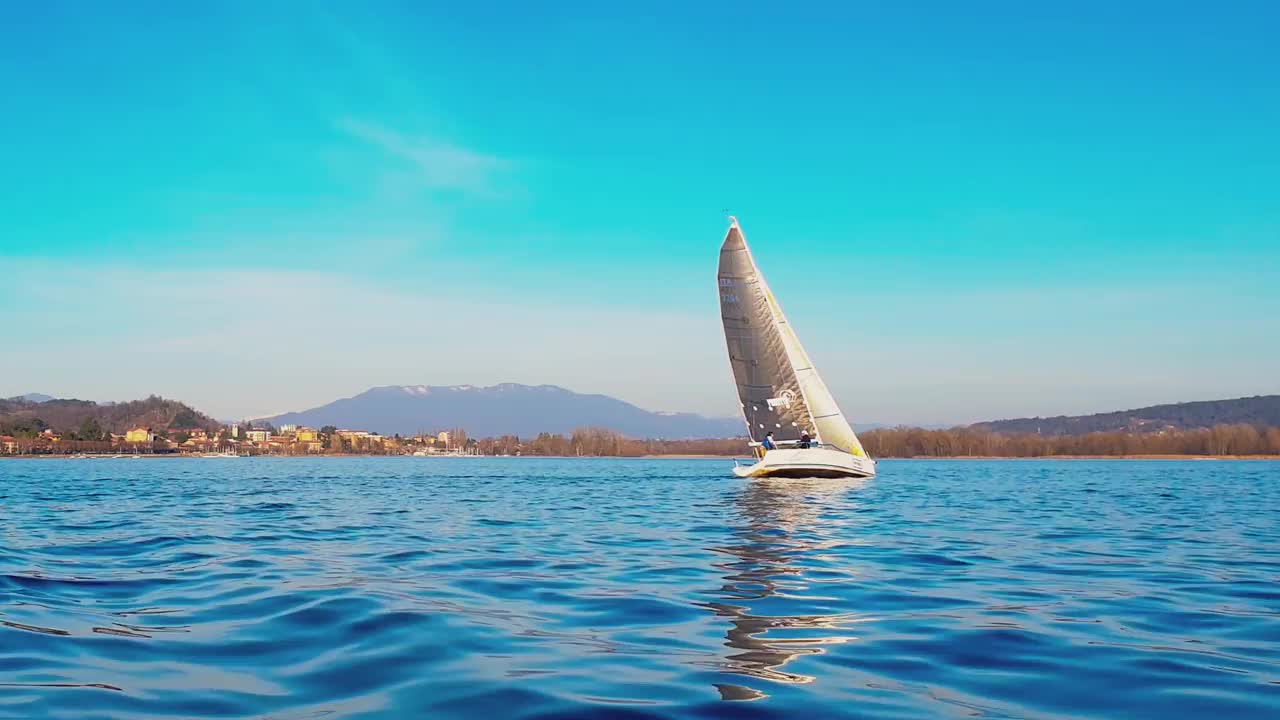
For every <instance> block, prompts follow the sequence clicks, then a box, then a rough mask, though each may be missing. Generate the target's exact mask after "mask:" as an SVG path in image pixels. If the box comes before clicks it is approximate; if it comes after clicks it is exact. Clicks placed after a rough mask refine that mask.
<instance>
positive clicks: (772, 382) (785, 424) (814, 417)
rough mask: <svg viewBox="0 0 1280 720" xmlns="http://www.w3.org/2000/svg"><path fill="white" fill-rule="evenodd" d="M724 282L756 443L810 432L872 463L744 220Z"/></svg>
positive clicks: (729, 247) (725, 312)
mask: <svg viewBox="0 0 1280 720" xmlns="http://www.w3.org/2000/svg"><path fill="white" fill-rule="evenodd" d="M719 282H720V317H721V319H722V320H723V322H724V337H725V343H726V344H727V345H728V348H729V364H730V365H732V366H733V377H734V380H735V381H736V382H737V385H738V399H739V401H741V403H742V416H743V419H745V420H746V422H747V429H748V432H749V434H750V435H751V439H752V440H754V441H756V442H759V441H761V440H763V439H764V436H765V434H766V433H769V432H772V433H773V437H774V439H775V440H783V441H786V440H798V439H800V435H801V434H802V433H805V432H808V433H810V434H811V435H812V436H813V437H814V438H815V439H817V440H818V441H819V442H823V443H827V444H829V445H834V446H835V447H837V448H840V449H841V450H844V451H845V452H848V453H852V454H854V455H858V456H860V457H866V452H865V451H864V450H863V449H862V443H860V442H858V437H857V436H856V435H854V433H853V428H851V427H849V421H848V420H845V418H844V415H843V414H842V413H841V412H840V408H839V407H837V406H836V401H835V398H833V397H832V396H831V392H830V391H829V390H827V386H826V384H825V383H823V382H822V378H821V377H819V375H818V371H817V370H816V369H815V368H814V367H813V363H812V362H810V360H809V355H808V354H807V353H806V352H805V351H804V347H803V346H801V345H800V340H799V338H797V337H796V334H795V331H794V330H793V329H792V328H791V324H790V323H788V322H787V318H786V316H785V315H783V314H782V307H781V306H780V305H778V302H777V300H775V299H774V297H773V293H771V292H770V291H769V285H768V283H766V282H765V279H764V275H763V274H761V272H760V269H759V268H758V267H756V261H755V259H754V258H753V257H752V256H751V250H750V248H748V247H747V241H746V238H744V237H743V235H742V229H741V228H740V227H738V221H737V220H733V222H732V224H731V225H730V226H729V232H728V233H727V234H726V235H725V238H724V244H723V245H721V246H720V273H719Z"/></svg>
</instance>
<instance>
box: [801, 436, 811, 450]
mask: <svg viewBox="0 0 1280 720" xmlns="http://www.w3.org/2000/svg"><path fill="white" fill-rule="evenodd" d="M810 443H811V440H810V439H809V433H801V435H800V449H802V450H808V449H809V445H810Z"/></svg>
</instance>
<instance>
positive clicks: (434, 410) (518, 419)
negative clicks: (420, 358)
mask: <svg viewBox="0 0 1280 720" xmlns="http://www.w3.org/2000/svg"><path fill="white" fill-rule="evenodd" d="M263 420H265V421H268V422H271V423H273V424H275V425H282V424H296V425H308V426H311V427H323V426H325V425H336V426H338V427H345V428H359V429H364V430H372V431H374V432H378V433H382V434H384V435H391V434H395V433H399V434H401V435H411V434H415V433H419V432H423V431H428V432H430V431H435V430H441V429H447V428H452V427H461V428H464V429H465V430H466V431H467V434H469V435H471V436H473V437H496V436H498V435H518V436H520V437H533V436H535V435H537V434H538V433H542V432H550V433H567V432H570V431H572V430H574V429H576V428H581V427H587V426H594V427H602V428H608V429H610V430H613V431H615V432H619V433H622V434H623V435H627V436H630V437H635V438H669V439H677V438H725V437H737V436H740V435H742V434H743V427H742V421H741V420H740V419H737V418H708V417H703V416H701V415H694V414H692V413H660V412H651V411H648V410H644V409H642V408H639V407H636V406H635V405H632V404H631V403H628V402H623V401H622V400H618V399H616V398H611V397H608V396H605V395H584V394H581V393H576V392H573V391H571V390H566V389H564V388H562V387H556V386H554V385H536V386H531V385H519V384H516V383H504V384H501V385H493V386H491V387H474V386H471V385H454V386H445V387H439V386H433V385H390V386H386V387H376V388H372V389H370V390H366V391H365V392H363V393H360V394H359V395H356V396H355V397H350V398H346V399H344V400H336V401H334V402H331V403H329V404H328V405H322V406H320V407H317V408H312V409H310V410H303V411H301V412H292V413H285V414H283V415H277V416H275V417H271V418H264V419H263Z"/></svg>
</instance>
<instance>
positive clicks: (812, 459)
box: [733, 448, 876, 478]
mask: <svg viewBox="0 0 1280 720" xmlns="http://www.w3.org/2000/svg"><path fill="white" fill-rule="evenodd" d="M733 473H734V474H735V475H737V476H738V477H753V478H761V477H792V478H811V477H860V478H869V477H875V475H876V461H875V460H872V459H870V458H864V457H858V456H857V455H851V454H849V453H847V452H843V451H841V450H834V449H831V448H809V449H807V450H803V449H793V448H786V449H782V448H779V449H777V450H770V451H769V452H766V453H765V454H764V458H763V459H761V460H760V461H759V462H757V463H755V464H754V465H740V466H738V467H735V468H734V469H733Z"/></svg>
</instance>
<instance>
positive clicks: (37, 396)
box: [9, 393, 54, 403]
mask: <svg viewBox="0 0 1280 720" xmlns="http://www.w3.org/2000/svg"><path fill="white" fill-rule="evenodd" d="M9 399H10V400H26V401H28V402H33V403H42V402H49V401H50V400H53V399H54V398H53V396H52V395H45V394H44V393H27V394H26V395H18V396H16V397H11V398H9Z"/></svg>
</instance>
